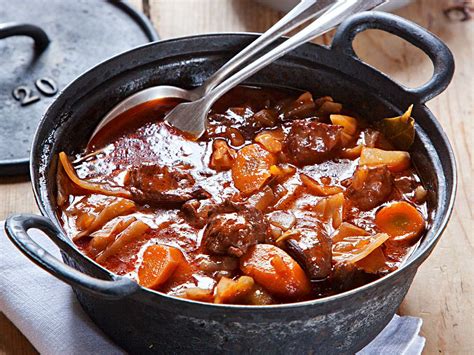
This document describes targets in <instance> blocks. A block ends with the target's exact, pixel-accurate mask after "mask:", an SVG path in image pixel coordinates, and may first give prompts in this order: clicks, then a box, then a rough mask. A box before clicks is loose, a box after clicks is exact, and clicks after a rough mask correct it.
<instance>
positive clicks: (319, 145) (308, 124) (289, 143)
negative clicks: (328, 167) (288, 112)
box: [284, 120, 343, 166]
mask: <svg viewBox="0 0 474 355" xmlns="http://www.w3.org/2000/svg"><path fill="white" fill-rule="evenodd" d="M342 130H343V127H341V126H336V125H329V124H325V123H319V122H315V121H307V120H296V121H294V122H293V123H292V125H291V129H290V132H289V133H288V136H287V137H286V139H285V142H284V152H285V153H286V155H287V157H288V158H289V160H290V161H291V162H292V163H294V164H296V165H299V166H303V165H309V164H315V163H321V162H323V161H325V160H327V159H330V158H331V156H332V155H333V153H334V152H335V151H336V150H337V149H339V148H340V147H341V142H342V141H341V137H342Z"/></svg>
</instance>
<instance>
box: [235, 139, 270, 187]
mask: <svg viewBox="0 0 474 355" xmlns="http://www.w3.org/2000/svg"><path fill="white" fill-rule="evenodd" d="M275 163H276V158H275V156H274V155H273V154H272V153H270V152H268V151H266V150H265V149H263V148H262V147H260V145H259V144H250V145H247V146H245V147H243V148H242V149H240V150H239V151H238V153H237V158H236V159H235V161H234V164H233V165H232V179H233V180H234V185H235V187H236V188H237V189H239V190H240V191H241V192H242V193H243V194H244V195H250V194H252V193H253V192H255V191H257V190H258V189H260V188H261V187H262V186H263V185H264V184H265V182H266V181H267V180H268V179H269V178H270V177H271V173H270V167H271V166H272V165H275Z"/></svg>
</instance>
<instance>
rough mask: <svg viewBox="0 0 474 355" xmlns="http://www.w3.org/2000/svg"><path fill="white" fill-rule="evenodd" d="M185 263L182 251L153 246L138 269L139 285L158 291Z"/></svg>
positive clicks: (147, 250) (146, 251) (144, 255)
mask: <svg viewBox="0 0 474 355" xmlns="http://www.w3.org/2000/svg"><path fill="white" fill-rule="evenodd" d="M185 262H186V261H185V259H184V256H183V254H182V253H181V251H180V250H178V249H176V248H173V247H170V246H167V245H151V246H149V247H148V248H147V249H146V250H145V253H144V254H143V261H142V263H141V265H140V267H139V269H138V283H139V284H140V285H142V286H144V287H148V288H153V289H158V288H159V287H160V286H161V285H163V284H164V283H165V282H166V281H168V280H169V279H170V278H171V276H172V275H173V273H174V272H175V271H176V269H177V268H178V266H179V265H180V264H181V263H185Z"/></svg>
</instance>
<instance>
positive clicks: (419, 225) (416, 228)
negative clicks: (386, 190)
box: [375, 201, 425, 242]
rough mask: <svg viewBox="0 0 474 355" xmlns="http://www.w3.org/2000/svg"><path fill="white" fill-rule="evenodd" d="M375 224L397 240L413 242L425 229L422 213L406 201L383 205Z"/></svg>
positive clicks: (392, 238) (391, 238)
mask: <svg viewBox="0 0 474 355" xmlns="http://www.w3.org/2000/svg"><path fill="white" fill-rule="evenodd" d="M375 224H376V225H377V227H378V228H379V229H380V230H381V231H382V232H385V233H387V234H388V235H390V240H392V241H396V242H413V241H415V240H416V239H417V238H418V237H419V236H420V234H421V233H422V232H423V230H424V229H425V220H424V218H423V216H422V214H421V213H420V212H419V211H418V210H417V209H416V208H415V207H413V206H412V205H411V204H409V203H408V202H404V201H400V202H395V203H392V204H390V205H388V206H385V207H383V208H382V209H381V210H380V211H379V212H378V213H377V214H376V216H375Z"/></svg>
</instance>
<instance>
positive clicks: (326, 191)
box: [300, 174, 344, 196]
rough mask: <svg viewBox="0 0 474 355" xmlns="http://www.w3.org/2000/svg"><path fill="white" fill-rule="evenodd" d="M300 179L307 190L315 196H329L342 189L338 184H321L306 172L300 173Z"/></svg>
mask: <svg viewBox="0 0 474 355" xmlns="http://www.w3.org/2000/svg"><path fill="white" fill-rule="evenodd" d="M300 179H301V182H302V183H303V184H304V185H305V186H306V187H307V188H308V189H309V191H310V192H311V193H312V194H314V195H316V196H330V195H335V194H338V193H340V192H343V191H344V190H343V189H342V188H340V187H339V186H328V185H321V184H319V183H318V182H317V181H316V180H314V179H313V178H310V177H309V176H308V175H306V174H300Z"/></svg>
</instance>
